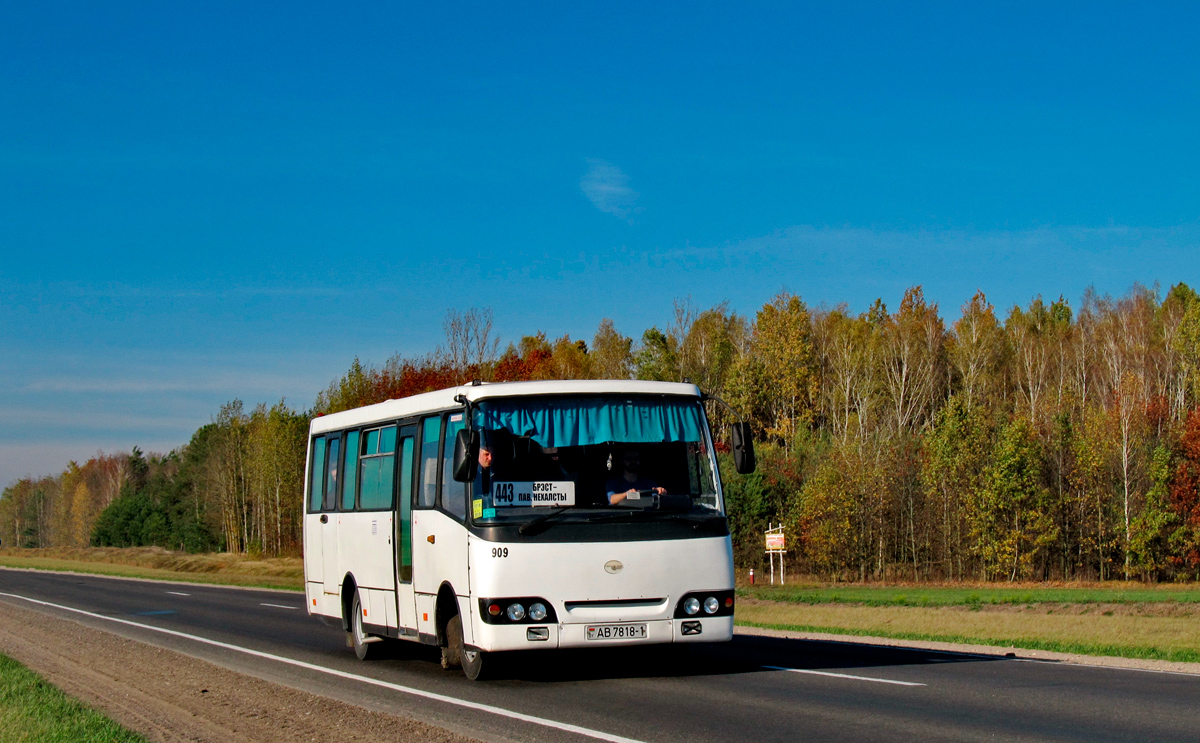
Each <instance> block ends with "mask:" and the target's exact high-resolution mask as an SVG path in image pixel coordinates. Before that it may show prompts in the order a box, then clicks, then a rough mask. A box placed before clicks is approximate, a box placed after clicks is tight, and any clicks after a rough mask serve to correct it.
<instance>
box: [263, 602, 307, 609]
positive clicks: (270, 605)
mask: <svg viewBox="0 0 1200 743" xmlns="http://www.w3.org/2000/svg"><path fill="white" fill-rule="evenodd" d="M259 606H269V607H271V608H272V609H299V608H300V607H299V606H284V605H283V604H263V603H260V604H259Z"/></svg>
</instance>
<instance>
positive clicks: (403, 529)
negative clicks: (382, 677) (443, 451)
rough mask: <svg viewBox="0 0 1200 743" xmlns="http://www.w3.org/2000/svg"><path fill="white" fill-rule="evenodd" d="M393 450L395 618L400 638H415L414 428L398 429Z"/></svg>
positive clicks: (415, 434)
mask: <svg viewBox="0 0 1200 743" xmlns="http://www.w3.org/2000/svg"><path fill="white" fill-rule="evenodd" d="M399 438H400V441H399V443H398V445H397V447H396V451H397V454H398V455H399V458H400V461H399V462H398V463H397V465H396V470H397V476H396V616H397V617H398V618H399V624H400V633H401V635H415V634H416V631H417V604H416V597H415V595H414V594H413V580H412V579H413V544H412V506H413V493H414V489H415V487H414V480H415V478H416V474H417V472H416V456H417V454H416V444H417V441H416V439H417V427H416V426H402V427H401V428H400V433H399Z"/></svg>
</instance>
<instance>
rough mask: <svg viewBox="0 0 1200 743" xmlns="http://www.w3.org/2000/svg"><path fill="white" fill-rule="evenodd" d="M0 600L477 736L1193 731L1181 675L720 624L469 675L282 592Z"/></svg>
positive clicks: (53, 578) (1194, 711)
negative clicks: (375, 646)
mask: <svg viewBox="0 0 1200 743" xmlns="http://www.w3.org/2000/svg"><path fill="white" fill-rule="evenodd" d="M16 596H19V597H24V598H16ZM25 599H33V600H35V601H42V602H47V603H49V604H53V605H54V606H49V605H45V604H35V603H31V602H30V601H27V600H25ZM0 601H6V602H9V603H12V604H15V605H18V606H22V607H24V608H33V609H36V610H38V611H42V612H46V613H49V614H53V615H55V616H60V617H63V618H70V619H74V620H76V621H80V622H83V623H84V624H87V625H89V626H92V627H96V628H99V629H103V630H106V631H110V632H114V633H116V634H120V635H122V636H125V637H128V638H131V639H136V640H140V641H143V642H148V643H151V644H154V645H158V646H161V647H166V648H170V649H173V650H179V651H182V652H184V653H187V654H189V655H192V656H194V657H198V658H201V659H204V660H207V661H210V662H213V663H218V664H220V665H223V666H226V667H228V668H231V669H234V670H237V671H241V672H245V673H250V674H253V675H255V676H258V677H260V678H264V679H268V680H270V681H275V682H279V683H283V684H286V685H289V686H293V687H296V688H299V689H302V690H305V691H309V692H313V693H317V694H322V695H325V696H329V697H333V698H336V699H340V700H343V701H347V702H351V703H354V704H359V705H362V706H366V707H370V708H374V709H379V710H383V711H387V712H392V713H396V714H402V715H407V716H410V717H414V718H416V719H419V720H423V721H426V722H430V723H433V724H436V725H441V726H444V727H448V728H450V729H452V730H455V731H457V732H461V733H465V734H468V735H473V736H476V737H480V738H483V739H493V740H518V741H586V740H609V741H614V743H620V741H621V740H622V739H627V740H632V741H644V742H646V743H657V742H659V741H664V742H666V741H678V742H679V743H684V742H686V743H697V741H753V743H770V742H772V741H780V742H781V743H782V742H784V741H786V742H787V743H795V742H797V741H806V742H807V741H843V740H870V741H893V740H895V741H915V740H920V741H926V740H948V741H971V740H985V739H986V740H1008V741H1022V740H1031V741H1032V740H1038V741H1043V740H1056V741H1057V740H1062V741H1068V740H1070V741H1076V740H1077V741H1142V740H1146V741H1150V740H1153V741H1165V740H1180V741H1185V740H1186V741H1197V740H1200V676H1192V675H1183V674H1172V673H1160V672H1151V671H1134V670H1124V669H1111V668H1098V667H1090V666H1072V665H1066V664H1059V663H1048V662H1032V661H1022V660H1001V659H994V658H982V657H977V656H970V655H956V654H949V653H938V652H931V651H922V650H907V649H895V648H879V647H871V646H867V645H856V644H846V643H833V642H810V641H799V640H781V639H774V638H765V637H747V636H738V637H736V638H735V639H734V641H733V642H731V643H726V644H722V645H715V646H705V647H701V648H696V649H694V650H693V652H691V653H689V654H686V655H673V654H669V653H653V652H646V651H645V650H642V651H640V652H639V651H636V650H632V651H627V650H617V649H607V650H589V651H575V652H563V653H557V654H555V653H529V654H523V655H520V656H514V657H512V658H510V659H509V660H508V662H507V664H506V667H505V669H504V670H505V673H504V674H503V675H502V676H501V678H499V679H497V680H493V681H484V682H471V681H468V680H467V679H466V678H465V677H463V676H462V675H461V673H458V672H449V671H443V670H442V669H441V668H440V667H439V666H438V664H437V656H436V653H434V652H432V651H431V649H429V648H424V647H421V646H417V645H408V644H403V645H399V646H397V647H396V648H395V649H394V650H393V651H392V652H391V654H390V657H388V658H385V659H383V660H379V661H372V662H366V663H364V662H360V661H358V660H357V659H356V658H355V657H354V653H353V651H351V650H350V649H349V648H347V647H346V646H345V640H344V637H343V635H342V633H341V631H340V629H338V628H336V627H328V626H326V625H323V624H321V623H320V622H318V621H317V620H315V619H312V618H310V617H309V616H308V615H307V614H306V612H305V610H304V605H303V598H302V596H301V595H300V594H294V593H284V592H278V591H257V590H245V589H232V588H222V587H209V586H193V585H178V584H167V583H156V582H147V581H131V580H121V579H113V578H102V577H90V576H80V575H54V574H46V573H33V572H23V571H10V570H0ZM57 607H67V608H57ZM72 610H73V611H72ZM80 612H88V613H87V614H85V613H80ZM114 620H117V621H114ZM155 628H158V629H155ZM161 630H167V632H163V631H161ZM1198 631H1200V628H1198ZM63 642H64V643H69V642H70V638H63Z"/></svg>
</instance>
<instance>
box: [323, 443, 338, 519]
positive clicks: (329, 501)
mask: <svg viewBox="0 0 1200 743" xmlns="http://www.w3.org/2000/svg"><path fill="white" fill-rule="evenodd" d="M328 441H329V476H328V477H327V478H325V510H326V511H332V510H334V509H335V508H337V494H338V483H339V482H341V473H340V472H339V471H338V468H339V467H340V466H341V464H342V457H341V454H342V437H341V435H340V434H334V435H333V436H332V437H328Z"/></svg>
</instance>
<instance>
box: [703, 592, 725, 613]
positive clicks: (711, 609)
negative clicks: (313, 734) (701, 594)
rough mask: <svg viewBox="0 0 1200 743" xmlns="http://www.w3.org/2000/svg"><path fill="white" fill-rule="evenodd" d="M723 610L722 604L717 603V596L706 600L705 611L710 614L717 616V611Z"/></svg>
mask: <svg viewBox="0 0 1200 743" xmlns="http://www.w3.org/2000/svg"><path fill="white" fill-rule="evenodd" d="M720 608H721V602H720V601H717V597H716V596H709V597H708V598H706V599H704V611H705V612H707V613H709V614H716V613H717V609H720Z"/></svg>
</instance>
